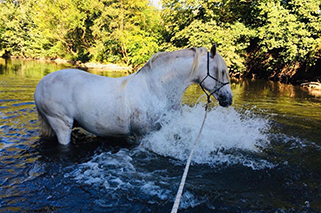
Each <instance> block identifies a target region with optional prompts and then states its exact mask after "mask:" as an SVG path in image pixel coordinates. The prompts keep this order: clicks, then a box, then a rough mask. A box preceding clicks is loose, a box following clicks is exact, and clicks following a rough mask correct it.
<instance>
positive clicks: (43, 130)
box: [37, 109, 55, 137]
mask: <svg viewBox="0 0 321 213" xmlns="http://www.w3.org/2000/svg"><path fill="white" fill-rule="evenodd" d="M37 112H38V120H39V134H40V136H42V137H53V136H55V132H54V131H53V129H52V128H51V126H50V124H49V123H48V121H47V119H46V118H45V117H44V116H43V115H42V114H41V113H40V112H39V110H38V109H37Z"/></svg>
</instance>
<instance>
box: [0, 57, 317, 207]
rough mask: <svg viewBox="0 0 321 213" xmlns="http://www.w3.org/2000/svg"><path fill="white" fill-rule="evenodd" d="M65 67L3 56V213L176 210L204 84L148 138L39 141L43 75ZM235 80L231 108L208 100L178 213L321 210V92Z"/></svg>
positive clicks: (0, 118)
mask: <svg viewBox="0 0 321 213" xmlns="http://www.w3.org/2000/svg"><path fill="white" fill-rule="evenodd" d="M62 68H64V66H62V65H56V64H47V63H39V62H34V61H20V60H12V61H5V60H1V59H0V212H10V211H12V212H17V211H18V212H169V211H170V209H171V207H172V202H173V200H174V197H175V194H176V189H177V188H178V184H179V181H180V177H181V175H182V171H183V168H184V159H186V156H187V155H188V150H189V146H190V145H191V141H192V140H193V137H195V135H196V133H197V131H198V128H199V126H200V123H201V119H202V116H203V115H204V114H203V113H204V111H203V108H202V107H201V106H202V104H203V103H205V97H203V98H200V96H202V90H201V89H200V88H199V86H197V85H194V86H191V87H190V88H188V90H187V91H186V93H185V95H184V96H183V98H182V100H183V102H184V103H185V104H186V106H184V111H183V113H182V114H178V115H171V114H168V115H167V116H169V117H170V116H173V117H171V119H170V120H168V121H167V120H166V119H165V122H164V123H163V128H162V129H161V130H160V131H158V132H155V133H151V134H149V135H148V136H146V137H145V138H143V140H142V142H143V144H144V146H136V147H131V146H130V145H129V144H127V143H126V141H125V140H123V139H102V138H97V137H93V136H88V135H84V134H81V133H78V132H77V131H75V132H74V134H73V139H72V144H71V145H70V146H68V147H65V146H61V145H59V144H58V143H57V142H56V141H55V140H52V141H48V140H47V141H43V140H40V139H39V137H38V121H37V115H36V112H35V106H34V102H33V92H34V89H35V87H36V84H37V82H38V81H39V80H40V79H41V78H42V77H43V76H44V75H46V74H48V73H50V72H53V71H55V70H58V69H62ZM97 74H101V75H105V76H106V75H107V76H113V77H119V76H121V75H123V74H119V73H110V72H104V73H101V72H97ZM231 84H232V91H233V94H234V103H233V107H230V108H228V109H225V108H221V107H218V105H217V103H216V102H215V100H213V101H212V103H211V104H212V105H211V108H212V111H211V112H210V113H209V115H208V120H207V122H206V126H205V127H204V135H203V136H202V140H201V141H200V146H199V147H198V149H197V150H196V155H195V158H194V161H193V164H192V166H191V169H190V173H189V175H188V179H187V183H186V188H185V192H184V195H183V198H182V204H181V209H180V212H213V211H214V212H262V211H264V212H320V211H321V204H320V203H321V202H320V200H321V188H320V185H321V136H320V135H321V134H320V132H321V100H320V98H319V97H317V96H315V95H314V94H309V93H308V92H307V91H304V90H302V88H300V87H296V86H292V85H285V84H280V83H275V82H267V81H260V80H256V81H239V82H237V81H232V83H231ZM196 102H199V104H196V106H195V103H196ZM160 209H161V210H160Z"/></svg>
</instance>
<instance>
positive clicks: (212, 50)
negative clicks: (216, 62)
mask: <svg viewBox="0 0 321 213" xmlns="http://www.w3.org/2000/svg"><path fill="white" fill-rule="evenodd" d="M215 55H216V43H214V44H213V46H212V48H211V58H214V57H215Z"/></svg>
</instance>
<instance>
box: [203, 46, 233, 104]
mask: <svg viewBox="0 0 321 213" xmlns="http://www.w3.org/2000/svg"><path fill="white" fill-rule="evenodd" d="M207 78H211V79H213V80H214V81H216V82H218V83H220V86H219V87H217V88H216V89H215V90H214V91H213V92H211V93H209V92H207V91H206V90H205V88H204V87H203V85H202V84H203V82H204V81H205V80H206V79H207ZM227 84H229V82H226V83H223V82H222V81H220V80H218V79H217V78H215V77H213V76H212V75H211V74H210V53H209V52H207V75H206V76H205V77H204V78H203V80H202V81H201V82H200V86H201V88H202V90H203V91H204V93H205V94H206V96H207V105H208V104H209V103H210V102H211V95H213V94H214V93H216V92H218V91H219V90H220V89H221V88H222V87H224V86H225V85H227Z"/></svg>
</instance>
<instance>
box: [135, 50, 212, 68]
mask: <svg viewBox="0 0 321 213" xmlns="http://www.w3.org/2000/svg"><path fill="white" fill-rule="evenodd" d="M206 52H207V49H206V48H205V47H201V48H195V47H194V48H189V49H183V50H177V51H173V52H158V53H156V54H154V55H153V56H152V57H151V58H150V60H149V61H148V62H147V63H146V64H145V65H144V66H143V67H142V68H141V69H139V70H138V71H137V73H140V72H141V73H144V72H149V71H152V70H153V68H154V65H155V64H157V63H158V62H160V61H166V62H168V61H170V60H172V59H173V58H180V57H185V56H188V55H191V54H194V61H193V64H192V69H191V72H193V71H194V70H195V69H196V68H197V67H198V65H199V61H200V59H201V57H202V56H203V55H204V54H205V53H206Z"/></svg>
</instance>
